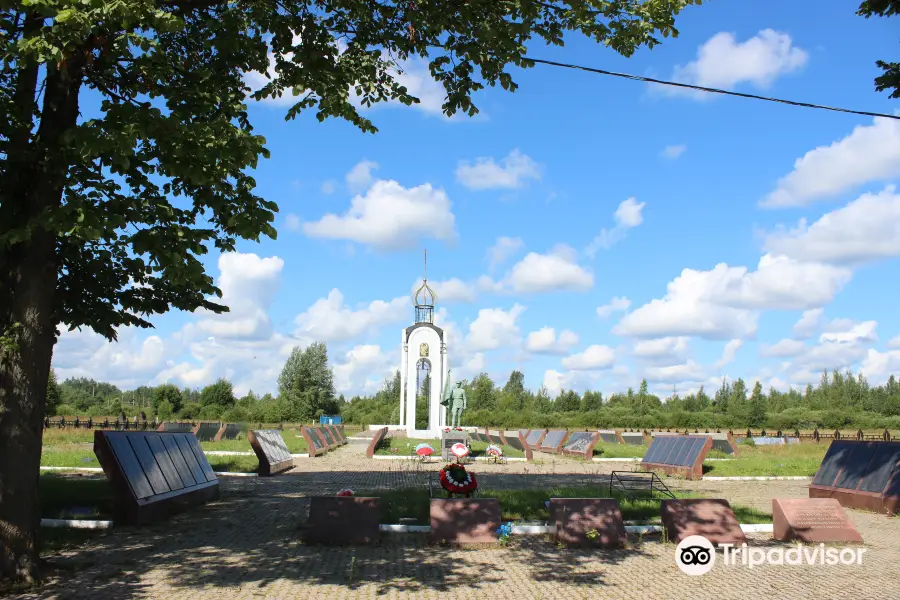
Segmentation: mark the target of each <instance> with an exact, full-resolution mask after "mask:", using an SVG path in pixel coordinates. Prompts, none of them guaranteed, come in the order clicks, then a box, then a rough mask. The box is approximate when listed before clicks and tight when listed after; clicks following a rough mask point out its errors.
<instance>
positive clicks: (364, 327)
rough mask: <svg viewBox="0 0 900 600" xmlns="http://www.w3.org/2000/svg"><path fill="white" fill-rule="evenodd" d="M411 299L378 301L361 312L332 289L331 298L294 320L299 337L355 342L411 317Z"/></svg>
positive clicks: (321, 299)
mask: <svg viewBox="0 0 900 600" xmlns="http://www.w3.org/2000/svg"><path fill="white" fill-rule="evenodd" d="M409 303H410V300H409V298H408V297H405V296H401V297H399V298H394V299H393V300H391V301H390V302H384V301H382V300H376V301H374V302H370V303H369V304H368V305H366V306H363V307H361V308H360V309H358V310H353V309H351V308H348V307H347V306H345V305H344V295H343V294H341V292H340V291H339V290H337V289H333V290H331V292H329V293H328V297H327V298H320V299H318V300H316V301H315V302H314V303H313V305H312V306H310V307H309V308H308V309H307V310H306V311H305V312H303V313H301V314H299V315H297V317H296V319H294V322H295V324H296V325H297V330H296V334H297V335H298V336H300V337H302V338H306V339H310V340H316V341H321V342H338V341H345V340H350V339H353V338H355V337H357V336H359V335H361V334H363V333H367V332H374V331H377V330H378V329H380V328H381V327H383V326H384V325H387V324H389V323H399V322H402V321H405V320H408V319H409V317H410V308H409Z"/></svg>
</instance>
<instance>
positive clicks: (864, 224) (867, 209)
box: [765, 171, 900, 264]
mask: <svg viewBox="0 0 900 600" xmlns="http://www.w3.org/2000/svg"><path fill="white" fill-rule="evenodd" d="M898 172H900V171H898ZM895 189H896V188H895V187H894V186H892V185H891V186H888V187H887V188H885V189H884V190H883V191H882V192H880V193H878V194H863V195H862V196H860V197H859V198H857V199H856V200H854V201H853V202H851V203H850V204H848V205H847V206H845V207H843V208H840V209H838V210H835V211H832V212H829V213H826V214H825V215H823V216H822V217H821V218H820V219H819V220H818V221H816V222H815V223H813V224H812V225H810V226H807V224H806V220H805V219H801V220H800V223H799V224H798V225H797V227H796V228H794V229H791V230H789V231H784V230H781V231H776V232H774V233H771V234H769V235H767V237H766V240H765V248H766V250H768V251H770V252H775V253H778V254H784V255H786V256H790V257H792V258H796V259H798V260H804V261H813V262H827V263H834V264H859V263H863V262H867V261H872V260H878V259H884V258H893V257H896V256H900V194H896V193H895Z"/></svg>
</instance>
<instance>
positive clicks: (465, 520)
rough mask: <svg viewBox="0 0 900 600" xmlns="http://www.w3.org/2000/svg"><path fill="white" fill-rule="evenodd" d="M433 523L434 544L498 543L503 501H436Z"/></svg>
mask: <svg viewBox="0 0 900 600" xmlns="http://www.w3.org/2000/svg"><path fill="white" fill-rule="evenodd" d="M430 521H431V532H430V534H429V537H430V539H431V541H432V542H436V543H441V544H443V543H446V544H491V543H496V542H497V541H498V540H499V537H498V535H497V529H498V528H499V527H500V501H499V500H498V499H497V498H447V499H443V498H435V499H432V500H431V508H430Z"/></svg>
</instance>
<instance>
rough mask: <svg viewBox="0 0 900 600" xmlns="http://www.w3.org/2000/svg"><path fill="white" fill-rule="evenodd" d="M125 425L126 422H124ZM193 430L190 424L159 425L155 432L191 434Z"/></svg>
mask: <svg viewBox="0 0 900 600" xmlns="http://www.w3.org/2000/svg"><path fill="white" fill-rule="evenodd" d="M126 423H127V421H126ZM193 430H194V425H193V424H192V423H170V422H166V423H160V424H159V427H157V428H156V431H160V432H165V433H191V432H192V431H193Z"/></svg>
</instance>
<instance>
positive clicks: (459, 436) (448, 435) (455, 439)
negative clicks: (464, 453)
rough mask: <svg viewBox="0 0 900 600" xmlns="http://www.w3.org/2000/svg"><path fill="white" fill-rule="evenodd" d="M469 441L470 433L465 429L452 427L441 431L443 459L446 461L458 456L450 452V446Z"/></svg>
mask: <svg viewBox="0 0 900 600" xmlns="http://www.w3.org/2000/svg"><path fill="white" fill-rule="evenodd" d="M468 441H469V434H468V433H466V432H465V431H456V430H453V429H451V430H450V431H442V432H441V459H442V460H444V461H450V460H454V459H455V458H456V457H455V456H453V454H452V453H451V452H450V448H451V447H452V446H453V444H466V442H468Z"/></svg>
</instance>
